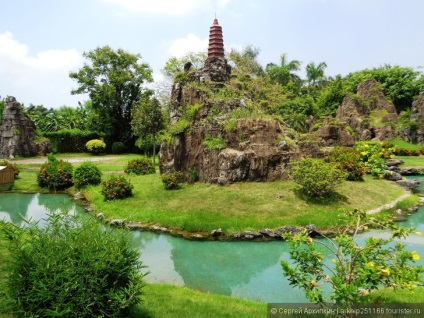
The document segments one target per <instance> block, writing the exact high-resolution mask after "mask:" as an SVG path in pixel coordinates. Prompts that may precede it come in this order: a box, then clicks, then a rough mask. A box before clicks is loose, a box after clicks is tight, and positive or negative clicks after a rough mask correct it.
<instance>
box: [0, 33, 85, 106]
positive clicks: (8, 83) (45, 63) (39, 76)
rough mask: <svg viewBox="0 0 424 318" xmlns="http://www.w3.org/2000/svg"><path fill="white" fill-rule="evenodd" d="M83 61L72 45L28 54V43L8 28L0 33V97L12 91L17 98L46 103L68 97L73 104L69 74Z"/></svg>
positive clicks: (66, 99) (24, 100) (64, 99)
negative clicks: (71, 47)
mask: <svg viewBox="0 0 424 318" xmlns="http://www.w3.org/2000/svg"><path fill="white" fill-rule="evenodd" d="M82 64H83V57H82V55H81V54H80V53H78V51H76V50H75V49H66V50H53V49H50V50H44V51H41V52H38V53H36V54H35V55H31V54H30V49H29V47H28V46H27V45H26V44H24V43H20V42H19V41H18V40H16V39H14V37H13V34H12V33H11V32H8V31H6V32H4V33H0V95H2V97H5V96H4V95H6V94H7V95H12V96H15V97H16V99H17V100H18V101H19V102H23V103H25V104H28V103H33V104H43V105H45V106H46V107H58V106H61V105H63V104H67V103H68V104H69V101H70V100H72V101H73V103H75V104H76V98H75V97H71V96H70V87H71V86H74V85H73V83H72V80H71V79H70V78H69V75H68V74H69V72H70V71H74V70H77V69H78V68H79V67H81V66H82ZM66 92H67V93H66ZM79 98H81V97H79ZM57 100H60V102H59V104H57Z"/></svg>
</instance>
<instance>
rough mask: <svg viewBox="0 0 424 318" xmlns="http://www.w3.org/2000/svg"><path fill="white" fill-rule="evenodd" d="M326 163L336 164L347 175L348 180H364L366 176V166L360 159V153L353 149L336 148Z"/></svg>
mask: <svg viewBox="0 0 424 318" xmlns="http://www.w3.org/2000/svg"><path fill="white" fill-rule="evenodd" d="M325 161H326V162H329V163H332V164H335V165H336V166H337V167H338V168H339V169H340V170H341V171H343V172H346V173H347V178H346V179H347V180H350V181H357V180H363V178H362V176H363V175H364V174H365V172H366V170H365V164H364V163H363V162H362V161H361V159H360V153H359V152H358V151H357V150H356V149H352V148H342V147H337V148H334V149H333V150H332V151H331V152H330V153H329V155H328V156H327V158H325Z"/></svg>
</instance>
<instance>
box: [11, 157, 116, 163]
mask: <svg viewBox="0 0 424 318" xmlns="http://www.w3.org/2000/svg"><path fill="white" fill-rule="evenodd" d="M118 158H119V157H118V156H109V157H103V156H99V157H72V158H67V157H64V158H61V157H60V156H59V157H58V159H62V160H64V161H68V162H70V163H79V162H83V161H92V162H98V161H107V160H116V159H118ZM46 161H47V157H42V158H31V159H22V160H16V161H13V162H14V163H18V164H31V163H32V164H38V163H39V164H42V163H44V162H46Z"/></svg>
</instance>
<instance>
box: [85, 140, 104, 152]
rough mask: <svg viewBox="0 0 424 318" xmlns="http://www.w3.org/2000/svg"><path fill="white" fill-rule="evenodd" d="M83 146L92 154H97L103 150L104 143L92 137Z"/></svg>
mask: <svg viewBox="0 0 424 318" xmlns="http://www.w3.org/2000/svg"><path fill="white" fill-rule="evenodd" d="M85 148H87V151H88V152H89V153H91V154H92V155H99V154H101V153H104V152H105V150H106V144H105V142H104V141H103V140H100V139H92V140H90V141H88V142H87V143H86V144H85Z"/></svg>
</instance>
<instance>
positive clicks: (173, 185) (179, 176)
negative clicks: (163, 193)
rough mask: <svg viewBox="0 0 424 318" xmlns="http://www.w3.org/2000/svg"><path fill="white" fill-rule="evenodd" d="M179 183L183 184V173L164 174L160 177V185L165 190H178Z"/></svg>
mask: <svg viewBox="0 0 424 318" xmlns="http://www.w3.org/2000/svg"><path fill="white" fill-rule="evenodd" d="M181 182H183V173H182V172H180V171H174V172H169V173H164V174H163V175H162V183H163V186H164V187H165V189H166V190H175V189H179V188H180V187H181Z"/></svg>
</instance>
